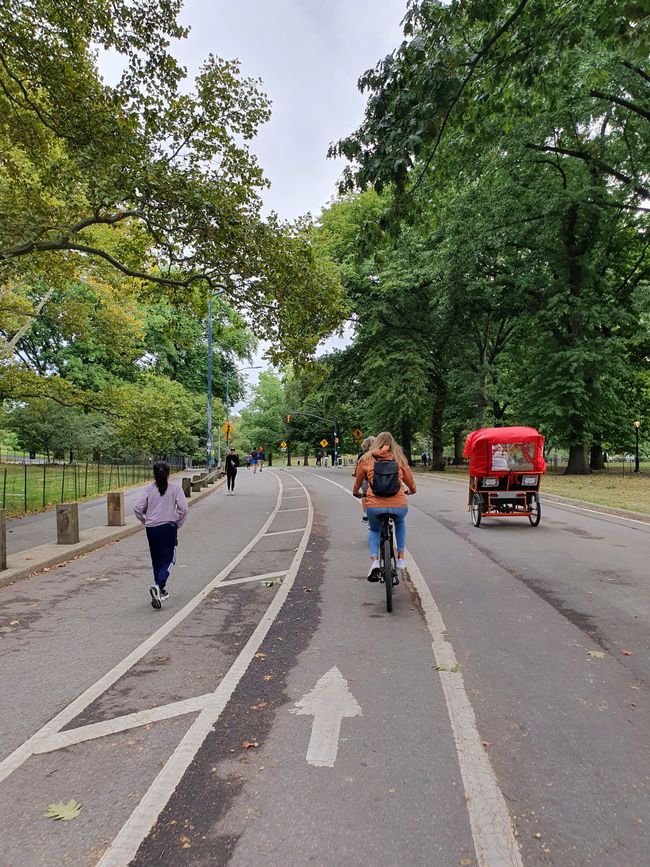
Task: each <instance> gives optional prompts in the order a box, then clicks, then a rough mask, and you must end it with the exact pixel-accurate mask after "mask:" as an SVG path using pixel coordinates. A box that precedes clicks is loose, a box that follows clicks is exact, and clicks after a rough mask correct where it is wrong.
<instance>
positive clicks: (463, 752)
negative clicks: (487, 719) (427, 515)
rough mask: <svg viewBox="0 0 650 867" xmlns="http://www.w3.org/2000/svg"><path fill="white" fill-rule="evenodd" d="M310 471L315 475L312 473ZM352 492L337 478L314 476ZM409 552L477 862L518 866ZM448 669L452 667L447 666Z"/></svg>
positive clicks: (449, 655) (437, 618)
mask: <svg viewBox="0 0 650 867" xmlns="http://www.w3.org/2000/svg"><path fill="white" fill-rule="evenodd" d="M314 475H318V474H317V473H314ZM318 478H319V479H324V480H325V481H326V482H329V483H330V484H331V485H336V486H337V487H338V488H341V490H343V491H345V492H346V493H347V494H350V496H352V493H351V491H349V490H347V489H346V488H344V487H343V485H340V484H339V483H338V482H334V481H332V479H328V478H326V477H325V476H318ZM406 554H407V557H408V563H409V565H408V574H409V577H410V579H411V583H412V584H413V587H414V588H415V591H416V593H417V594H418V596H419V597H420V603H421V605H422V610H423V611H424V617H425V621H426V624H427V627H428V629H429V633H430V634H431V637H432V639H433V643H432V645H431V647H432V649H433V655H434V658H435V660H436V665H438V666H441V667H442V666H444V668H446V669H447V671H444V670H439V671H438V674H439V675H440V681H441V683H442V689H443V692H444V696H445V702H446V704H447V713H448V714H449V721H450V723H451V729H452V732H453V735H454V740H455V741H456V751H457V753H458V763H459V765H460V774H461V777H462V780H463V786H464V788H465V795H466V801H467V810H468V812H469V820H470V825H471V828H472V837H473V839H474V848H475V850H476V858H477V861H478V864H479V867H523V861H522V859H521V853H520V851H519V847H518V845H517V841H516V840H515V836H514V833H513V829H512V824H511V822H510V815H509V813H508V807H507V805H506V802H505V799H504V797H503V794H502V792H501V790H500V788H499V783H498V781H497V778H496V774H495V773H494V769H493V768H492V765H491V764H490V760H489V758H488V756H487V753H486V752H485V750H484V749H483V746H482V745H481V737H480V735H479V732H478V727H477V725H476V717H475V715H474V710H473V708H472V705H471V702H470V700H469V697H468V695H467V691H466V689H465V683H464V681H463V676H462V674H461V673H460V671H458V670H457V669H458V663H457V661H456V656H455V654H454V650H453V648H452V646H451V643H450V642H449V641H447V639H446V638H445V633H446V631H447V630H446V627H445V624H444V621H443V619H442V615H441V614H440V610H439V609H438V606H437V605H436V602H435V600H434V598H433V595H432V594H431V591H430V590H429V587H428V585H427V583H426V581H425V579H424V576H423V575H422V572H420V569H419V568H418V565H417V563H416V562H415V560H414V559H413V557H412V556H411V554H410V552H409V551H408V550H407V552H406ZM450 669H452V670H450Z"/></svg>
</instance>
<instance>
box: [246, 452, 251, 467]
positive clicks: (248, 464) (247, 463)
mask: <svg viewBox="0 0 650 867" xmlns="http://www.w3.org/2000/svg"><path fill="white" fill-rule="evenodd" d="M245 461H246V469H247V470H250V468H251V455H250V452H246V458H245Z"/></svg>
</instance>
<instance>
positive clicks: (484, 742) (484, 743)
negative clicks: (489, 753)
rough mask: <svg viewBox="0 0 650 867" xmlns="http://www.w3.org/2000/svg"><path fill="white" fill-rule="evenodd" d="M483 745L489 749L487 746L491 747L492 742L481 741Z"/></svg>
mask: <svg viewBox="0 0 650 867" xmlns="http://www.w3.org/2000/svg"><path fill="white" fill-rule="evenodd" d="M481 746H482V747H485V748H486V749H487V747H491V746H492V744H491V743H490V742H489V741H481Z"/></svg>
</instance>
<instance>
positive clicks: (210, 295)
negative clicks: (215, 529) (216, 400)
mask: <svg viewBox="0 0 650 867" xmlns="http://www.w3.org/2000/svg"><path fill="white" fill-rule="evenodd" d="M225 291H226V290H225V289H220V290H219V291H218V292H209V293H208V435H207V438H206V459H205V468H206V471H207V472H210V465H211V463H212V299H213V298H217V297H218V296H219V295H223V293H224V292H225Z"/></svg>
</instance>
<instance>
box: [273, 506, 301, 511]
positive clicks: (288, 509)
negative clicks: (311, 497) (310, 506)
mask: <svg viewBox="0 0 650 867" xmlns="http://www.w3.org/2000/svg"><path fill="white" fill-rule="evenodd" d="M280 511H281V512H306V511H307V506H301V507H300V508H299V509H280Z"/></svg>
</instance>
